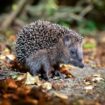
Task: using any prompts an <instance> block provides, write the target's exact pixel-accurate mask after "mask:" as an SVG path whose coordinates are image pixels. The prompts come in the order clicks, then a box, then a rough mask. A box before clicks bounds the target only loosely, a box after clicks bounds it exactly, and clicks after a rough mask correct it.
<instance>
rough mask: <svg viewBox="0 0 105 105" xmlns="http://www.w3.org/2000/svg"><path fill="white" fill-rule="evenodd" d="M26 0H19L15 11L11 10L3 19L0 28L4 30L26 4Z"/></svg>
mask: <svg viewBox="0 0 105 105" xmlns="http://www.w3.org/2000/svg"><path fill="white" fill-rule="evenodd" d="M27 1H28V0H20V1H19V2H18V4H17V9H16V10H15V11H12V12H11V13H10V14H9V15H8V16H7V17H6V18H5V19H4V21H3V23H2V25H1V29H2V30H5V29H6V28H8V27H9V26H10V25H11V24H12V22H13V21H14V19H15V18H16V17H17V16H18V15H19V14H20V13H21V11H22V10H23V8H24V7H25V6H26V4H27Z"/></svg>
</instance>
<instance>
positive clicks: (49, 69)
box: [42, 57, 54, 80]
mask: <svg viewBox="0 0 105 105" xmlns="http://www.w3.org/2000/svg"><path fill="white" fill-rule="evenodd" d="M42 65H43V66H42V67H43V70H44V72H45V73H44V79H46V80H50V78H51V76H52V73H51V72H52V71H53V70H54V69H53V67H52V66H51V64H50V61H49V60H48V58H47V57H45V58H44V59H43V62H42Z"/></svg>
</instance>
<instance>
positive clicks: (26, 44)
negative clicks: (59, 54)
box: [16, 20, 66, 64]
mask: <svg viewBox="0 0 105 105" xmlns="http://www.w3.org/2000/svg"><path fill="white" fill-rule="evenodd" d="M65 30H66V29H65V28H64V27H62V26H60V25H57V24H52V23H50V22H48V21H40V20H39V21H36V22H33V23H31V24H29V25H26V26H25V27H23V29H22V30H21V31H20V32H19V33H18V35H17V41H16V55H17V59H18V60H19V62H20V63H23V64H25V59H26V58H27V57H28V56H29V55H30V54H32V53H33V52H34V53H35V52H36V51H37V50H39V49H44V48H49V47H52V46H54V45H55V44H56V43H57V42H58V40H59V38H61V37H62V36H63V35H64V34H65Z"/></svg>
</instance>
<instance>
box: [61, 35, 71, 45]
mask: <svg viewBox="0 0 105 105" xmlns="http://www.w3.org/2000/svg"><path fill="white" fill-rule="evenodd" d="M63 42H64V44H65V45H66V46H69V45H70V44H71V40H70V37H69V36H68V35H66V36H64V38H63Z"/></svg>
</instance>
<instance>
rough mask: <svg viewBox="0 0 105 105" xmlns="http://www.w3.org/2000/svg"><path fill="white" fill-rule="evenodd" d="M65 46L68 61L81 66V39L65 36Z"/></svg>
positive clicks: (82, 65)
mask: <svg viewBox="0 0 105 105" xmlns="http://www.w3.org/2000/svg"><path fill="white" fill-rule="evenodd" d="M64 43H65V46H66V47H67V49H68V51H69V56H70V63H71V64H73V65H74V66H78V67H81V68H83V67H84V64H83V63H82V61H83V50H82V40H81V41H80V40H78V39H77V38H71V37H69V36H65V38H64Z"/></svg>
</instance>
